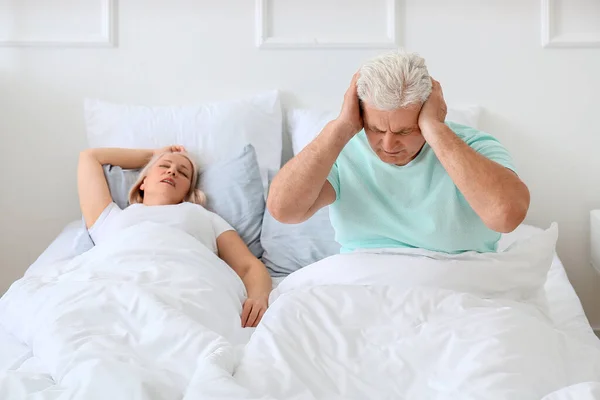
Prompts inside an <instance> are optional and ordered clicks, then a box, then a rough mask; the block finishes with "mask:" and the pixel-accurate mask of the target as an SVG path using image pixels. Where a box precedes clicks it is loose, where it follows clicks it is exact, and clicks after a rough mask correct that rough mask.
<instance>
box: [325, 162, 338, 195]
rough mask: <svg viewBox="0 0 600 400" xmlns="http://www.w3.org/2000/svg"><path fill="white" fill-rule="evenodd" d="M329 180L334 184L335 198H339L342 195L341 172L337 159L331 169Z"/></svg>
mask: <svg viewBox="0 0 600 400" xmlns="http://www.w3.org/2000/svg"><path fill="white" fill-rule="evenodd" d="M327 181H329V183H331V186H333V190H335V199H336V200H337V199H338V198H339V197H340V173H339V170H338V163H337V161H336V162H335V163H333V167H331V171H329V175H328V176H327Z"/></svg>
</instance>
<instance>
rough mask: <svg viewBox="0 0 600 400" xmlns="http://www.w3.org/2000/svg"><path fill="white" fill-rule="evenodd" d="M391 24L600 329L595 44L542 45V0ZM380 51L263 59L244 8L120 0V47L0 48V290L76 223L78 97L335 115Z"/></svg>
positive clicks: (412, 0)
mask: <svg viewBox="0 0 600 400" xmlns="http://www.w3.org/2000/svg"><path fill="white" fill-rule="evenodd" d="M2 1H9V0H0V3H2ZM28 1H33V0H28ZM63 1H64V0H63ZM274 1H278V2H283V0H274ZM286 1H290V0H286ZM563 1H564V0H563ZM577 1H578V2H579V3H581V2H582V1H583V0H577ZM338 2H339V1H338ZM67 3H68V2H67ZM317 3H318V2H317V1H316V0H313V1H310V2H308V3H307V7H308V6H310V5H311V4H312V5H314V4H317ZM65 4H66V3H65ZM340 4H342V3H340ZM362 4H364V2H363V3H362ZM278 7H281V5H278ZM65 8H66V7H65ZM317 11H318V10H317ZM398 14H399V16H401V19H400V23H401V24H402V25H403V27H402V28H401V30H400V32H399V36H401V37H402V40H403V41H404V43H405V46H406V47H407V48H409V49H410V50H415V51H418V52H420V53H421V54H422V55H423V56H425V57H426V58H427V61H428V65H429V68H430V71H431V72H432V74H433V75H434V76H435V78H436V79H438V80H439V81H440V82H441V83H442V85H443V88H444V92H445V94H446V97H447V99H448V100H449V102H451V103H469V104H479V105H481V106H483V107H484V108H485V110H486V111H485V114H484V117H483V120H482V125H483V128H484V129H485V130H487V131H489V132H491V133H493V134H495V135H497V136H498V137H499V138H500V139H501V140H502V141H503V142H504V143H505V144H506V146H507V147H508V148H509V149H510V150H511V151H512V153H513V155H514V158H515V160H516V163H517V166H518V167H519V170H520V172H521V176H522V178H523V179H524V180H525V181H526V182H527V183H528V184H529V187H530V189H531V193H532V205H531V209H530V213H529V216H528V222H529V223H533V224H536V225H539V226H547V225H548V224H549V223H550V222H551V221H558V223H559V226H560V230H561V235H560V241H559V246H558V251H559V255H560V256H561V258H562V259H563V261H564V263H565V265H566V267H567V270H568V273H569V277H570V278H571V280H572V283H573V284H574V286H575V287H576V289H577V292H578V293H579V295H580V297H581V298H582V300H583V303H584V306H585V308H586V311H587V313H588V316H589V318H590V320H591V322H592V323H594V324H598V325H600V279H599V278H598V276H597V275H596V274H595V272H593V270H592V269H591V267H590V266H589V263H588V252H589V243H588V240H589V239H588V231H589V229H588V214H589V210H590V209H592V208H594V207H600V190H599V188H600V186H598V182H597V177H598V176H599V174H600V157H597V151H598V148H599V147H600V129H599V128H598V122H597V119H598V118H597V108H598V105H600V102H599V100H598V93H600V79H599V78H598V75H597V74H598V71H600V48H597V49H542V48H541V46H540V2H539V1H537V0H494V1H480V0H456V1H452V2H448V1H444V0H407V1H405V7H404V8H400V9H399V11H398ZM369 23H371V22H369ZM300 26H301V25H300ZM307 26H309V25H307ZM363 28H364V27H363ZM378 32H379V31H378ZM378 53H379V50H375V49H362V50H360V49H358V50H355V49H346V50H324V49H320V50H259V49H257V48H256V47H255V46H254V2H253V1H250V0H219V1H214V0H213V1H209V0H202V1H200V0H172V1H169V2H165V1H160V0H122V1H120V2H119V4H118V46H117V47H115V48H66V49H59V48H0V135H1V136H0V160H1V163H2V164H1V165H2V167H3V168H1V171H2V172H1V173H0V187H1V188H2V189H1V190H2V192H1V196H0V209H1V210H3V211H2V213H0V226H1V227H2V236H1V237H0V266H1V269H0V290H4V289H5V288H6V287H7V286H8V285H9V284H10V283H11V282H12V281H13V280H15V279H16V278H18V277H19V276H20V275H21V274H22V273H23V271H24V270H25V268H26V267H27V266H28V265H29V263H31V262H32V261H33V260H34V259H35V257H36V256H37V255H38V254H39V253H40V252H41V251H42V250H43V249H44V248H45V246H46V245H47V244H48V243H49V242H50V241H51V240H52V238H53V237H54V235H56V234H57V233H58V231H59V230H60V229H61V227H62V226H63V225H64V224H65V223H67V222H68V221H70V220H74V219H76V218H78V215H79V214H78V209H77V196H76V187H75V167H76V160H77V154H78V152H79V150H81V149H82V148H84V147H85V145H86V142H85V134H84V128H83V118H82V99H83V98H84V97H85V96H89V97H98V98H102V99H106V100H113V101H122V102H138V103H145V104H172V103H190V102H198V101H204V100H213V99H225V98H232V97H238V96H241V95H246V94H250V93H254V92H256V91H260V90H263V89H270V88H279V89H281V90H282V91H283V92H284V95H285V100H286V102H287V104H296V105H303V106H315V107H317V106H321V107H337V106H338V105H339V101H340V100H341V98H342V95H343V92H344V90H345V89H346V86H347V84H348V82H349V80H350V77H351V76H352V74H353V72H354V71H355V70H356V69H357V68H358V66H359V65H360V63H361V62H363V61H364V60H366V59H367V58H369V57H371V56H373V55H375V54H378Z"/></svg>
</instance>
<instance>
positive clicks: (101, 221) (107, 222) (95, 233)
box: [88, 202, 123, 244]
mask: <svg viewBox="0 0 600 400" xmlns="http://www.w3.org/2000/svg"><path fill="white" fill-rule="evenodd" d="M121 212H123V210H121V209H120V208H119V206H118V205H117V204H116V203H114V202H113V203H110V204H109V205H107V206H106V208H105V209H104V211H102V214H100V216H99V217H98V219H97V220H96V222H94V225H92V226H91V227H90V228H89V229H88V232H89V234H90V237H91V238H92V241H93V242H94V244H98V243H100V242H102V241H103V240H104V239H106V238H107V237H110V236H111V235H112V233H113V231H114V228H113V227H114V223H115V219H116V218H117V217H118V216H119V214H121Z"/></svg>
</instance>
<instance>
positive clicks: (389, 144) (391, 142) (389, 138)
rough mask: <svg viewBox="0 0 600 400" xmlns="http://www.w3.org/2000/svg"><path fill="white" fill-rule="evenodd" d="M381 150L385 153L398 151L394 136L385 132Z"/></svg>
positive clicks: (396, 140)
mask: <svg viewBox="0 0 600 400" xmlns="http://www.w3.org/2000/svg"><path fill="white" fill-rule="evenodd" d="M382 145H383V150H384V151H387V152H388V153H393V152H395V151H398V149H397V147H398V139H397V138H396V135H394V134H393V133H391V132H386V133H385V136H383V142H382Z"/></svg>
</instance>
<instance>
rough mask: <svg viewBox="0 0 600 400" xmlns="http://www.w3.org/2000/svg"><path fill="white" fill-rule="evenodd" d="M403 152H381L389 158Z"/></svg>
mask: <svg viewBox="0 0 600 400" xmlns="http://www.w3.org/2000/svg"><path fill="white" fill-rule="evenodd" d="M403 151H404V150H398V151H393V152H392V151H385V150H383V152H384V153H385V154H387V155H389V156H397V155H398V154H400V153H402V152H403Z"/></svg>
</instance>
